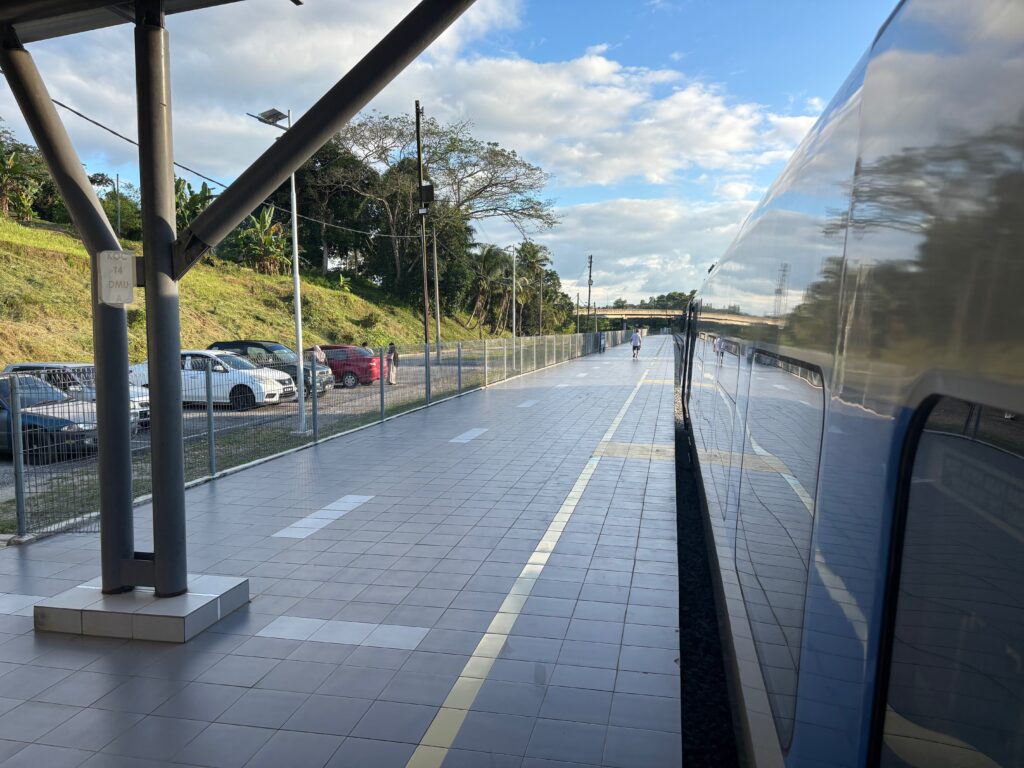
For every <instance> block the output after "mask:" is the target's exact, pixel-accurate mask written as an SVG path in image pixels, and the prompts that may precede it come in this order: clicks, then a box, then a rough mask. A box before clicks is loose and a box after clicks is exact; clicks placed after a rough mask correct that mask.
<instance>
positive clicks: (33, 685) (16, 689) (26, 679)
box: [0, 664, 72, 699]
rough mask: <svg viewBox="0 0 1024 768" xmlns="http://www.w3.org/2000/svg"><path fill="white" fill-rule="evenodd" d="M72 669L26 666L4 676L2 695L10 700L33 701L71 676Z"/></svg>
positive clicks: (1, 688)
mask: <svg viewBox="0 0 1024 768" xmlns="http://www.w3.org/2000/svg"><path fill="white" fill-rule="evenodd" d="M71 672H72V671H71V670H70V669H57V668H54V667H38V666H34V665H32V664H26V665H24V666H22V667H19V668H18V669H15V670H13V671H11V672H8V673H7V674H6V675H4V676H3V681H4V682H3V686H2V687H0V693H2V694H3V696H4V697H5V698H8V699H31V698H32V697H33V696H37V695H39V694H40V693H42V692H43V691H45V690H46V689H47V688H50V687H51V686H54V685H56V684H57V683H59V682H60V681H61V680H63V679H64V678H66V677H69V676H70V675H71Z"/></svg>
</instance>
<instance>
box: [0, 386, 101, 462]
mask: <svg viewBox="0 0 1024 768" xmlns="http://www.w3.org/2000/svg"><path fill="white" fill-rule="evenodd" d="M13 378H16V379H17V390H18V401H19V403H20V406H21V407H20V409H19V410H20V413H21V431H22V439H23V443H22V445H23V446H24V449H23V450H24V456H25V460H26V462H27V463H30V464H42V463H46V462H49V461H55V460H59V459H74V458H81V457H83V456H88V455H91V454H92V453H94V452H95V450H96V404H95V403H92V402H89V401H86V400H75V399H73V398H71V397H69V396H68V395H67V394H65V393H64V392H62V391H61V390H59V389H57V388H56V387H54V386H52V385H50V384H47V383H46V382H45V381H42V380H41V379H39V378H37V377H36V376H31V375H19V376H16V377H14V376H8V377H3V378H0V452H4V453H8V454H13V452H14V440H13V430H12V424H13V416H12V412H11V408H12V404H11V380H12V379H13Z"/></svg>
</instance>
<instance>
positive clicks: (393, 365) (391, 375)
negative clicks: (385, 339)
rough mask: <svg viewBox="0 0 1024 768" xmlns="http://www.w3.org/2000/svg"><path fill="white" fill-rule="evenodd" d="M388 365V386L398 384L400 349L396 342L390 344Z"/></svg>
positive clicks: (387, 357)
mask: <svg viewBox="0 0 1024 768" xmlns="http://www.w3.org/2000/svg"><path fill="white" fill-rule="evenodd" d="M385 358H386V359H387V363H388V384H397V383H398V349H397V348H396V347H395V342H393V341H392V342H391V343H390V344H388V352H387V355H386V356H385Z"/></svg>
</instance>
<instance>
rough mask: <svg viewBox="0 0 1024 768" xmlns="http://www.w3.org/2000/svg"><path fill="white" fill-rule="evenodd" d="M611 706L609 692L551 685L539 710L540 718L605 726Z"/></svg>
mask: <svg viewBox="0 0 1024 768" xmlns="http://www.w3.org/2000/svg"><path fill="white" fill-rule="evenodd" d="M611 704H612V694H611V693H610V692H609V691H599V690H594V689H592V688H565V687H562V686H556V685H551V686H549V687H548V689H547V695H546V696H545V697H544V704H543V705H542V706H541V708H540V717H545V718H548V719H551V720H573V721H575V722H578V723H594V724H596V725H605V724H606V723H607V722H608V712H609V710H610V709H611Z"/></svg>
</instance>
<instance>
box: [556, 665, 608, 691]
mask: <svg viewBox="0 0 1024 768" xmlns="http://www.w3.org/2000/svg"><path fill="white" fill-rule="evenodd" d="M551 685H561V686H566V687H569V688H591V689H594V690H598V691H611V690H614V689H615V670H614V669H603V668H600V667H576V666H572V665H571V664H556V665H555V669H554V672H552V674H551Z"/></svg>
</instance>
